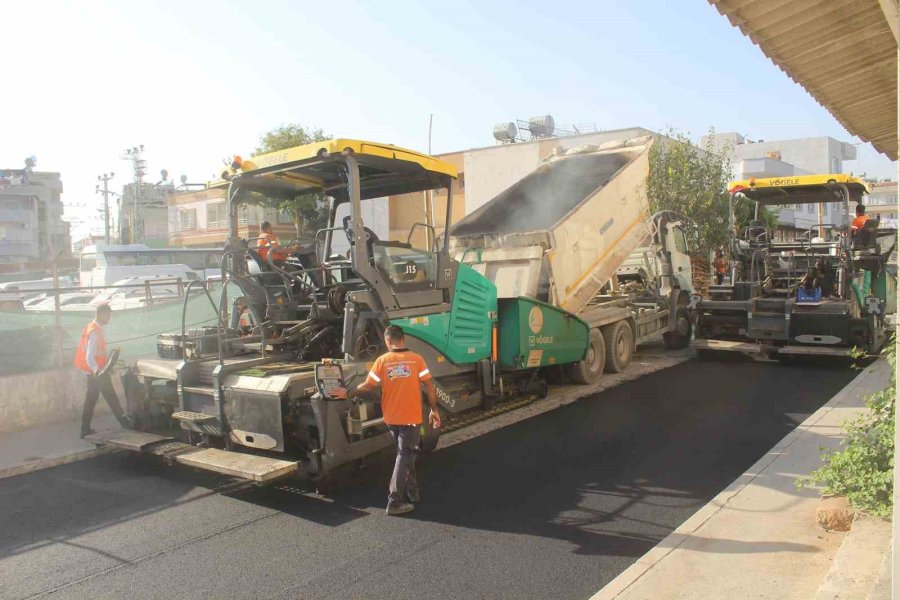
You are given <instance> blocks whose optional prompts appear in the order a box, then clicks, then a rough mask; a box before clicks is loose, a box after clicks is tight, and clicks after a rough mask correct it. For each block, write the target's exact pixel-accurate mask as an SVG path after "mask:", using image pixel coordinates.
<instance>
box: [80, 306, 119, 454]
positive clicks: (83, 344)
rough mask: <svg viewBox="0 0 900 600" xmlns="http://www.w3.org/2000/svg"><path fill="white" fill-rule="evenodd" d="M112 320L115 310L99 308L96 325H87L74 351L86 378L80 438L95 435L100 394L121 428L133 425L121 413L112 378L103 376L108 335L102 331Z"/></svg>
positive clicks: (107, 375) (94, 321)
mask: <svg viewBox="0 0 900 600" xmlns="http://www.w3.org/2000/svg"><path fill="white" fill-rule="evenodd" d="M111 319H112V309H111V308H110V307H109V305H108V304H101V305H100V306H98V307H97V314H96V317H95V318H94V320H93V321H91V322H90V323H88V324H87V325H86V326H85V328H84V330H83V331H82V332H81V339H79V340H78V348H77V349H76V350H75V361H74V364H75V366H76V367H78V368H79V369H80V370H81V371H83V372H84V373H85V374H86V375H87V393H86V394H85V396H84V409H83V411H82V413H81V437H84V436H86V435H90V434H91V433H94V430H93V429H91V421H92V420H93V419H94V406H96V404H97V399H98V398H99V397H100V394H101V393H102V394H103V398H104V399H105V400H106V403H107V404H109V408H110V409H111V410H112V412H113V414H114V415H115V416H116V419H117V420H118V421H119V423H120V424H121V425H122V427H126V428H127V427H128V426H129V425H130V422H129V420H128V418H127V417H126V416H125V414H124V412H123V411H122V405H121V404H119V397H118V396H116V390H115V389H114V388H113V385H112V377H111V375H110V374H109V372H104V367H106V361H107V358H106V335H105V334H104V332H103V327H104V326H105V325H106V324H107V323H109V321H110V320H111Z"/></svg>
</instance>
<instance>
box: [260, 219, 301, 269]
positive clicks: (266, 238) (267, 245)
mask: <svg viewBox="0 0 900 600" xmlns="http://www.w3.org/2000/svg"><path fill="white" fill-rule="evenodd" d="M259 230H260V232H261V233H260V235H259V238H257V243H256V252H257V254H259V257H260V258H261V259H263V262H266V261H268V257H269V252H271V253H272V262H276V263H278V262H284V260H285V259H286V258H287V257H288V255H290V253H291V252H294V251H296V250H297V249H298V248H299V246H297V245H295V246H287V247H284V246H281V245H280V244H279V243H278V236H277V235H275V232H274V231H272V224H271V223H269V222H268V221H263V222H262V225H260V226H259Z"/></svg>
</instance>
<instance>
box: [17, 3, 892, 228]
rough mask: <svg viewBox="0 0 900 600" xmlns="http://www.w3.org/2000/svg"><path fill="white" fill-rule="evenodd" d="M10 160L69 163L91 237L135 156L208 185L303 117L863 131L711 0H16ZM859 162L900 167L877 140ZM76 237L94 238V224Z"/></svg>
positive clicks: (444, 125)
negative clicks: (126, 155)
mask: <svg viewBox="0 0 900 600" xmlns="http://www.w3.org/2000/svg"><path fill="white" fill-rule="evenodd" d="M2 23H3V33H2V35H0V55H2V56H3V57H4V62H5V64H6V68H5V69H4V83H3V85H2V88H0V90H2V91H0V108H2V114H3V128H2V134H0V166H3V167H9V168H19V167H21V166H22V165H23V159H24V158H25V157H26V156H29V155H35V156H37V159H38V165H37V168H38V170H44V171H60V172H61V173H62V177H63V181H64V185H65V193H64V195H63V200H64V202H66V203H67V204H69V205H71V207H70V208H69V209H67V214H70V215H72V216H73V217H74V218H75V219H76V221H75V223H74V224H75V225H76V227H75V228H74V232H73V233H74V235H73V237H75V236H76V235H77V234H82V235H83V234H84V233H85V227H86V223H88V222H89V221H88V220H87V218H88V216H89V215H90V216H92V217H93V218H94V220H93V221H92V222H90V223H91V225H93V228H94V230H95V231H99V230H100V229H101V223H102V221H100V220H99V216H97V215H96V209H97V208H98V207H99V206H100V205H101V202H102V200H101V197H100V196H98V195H96V194H95V193H94V186H95V184H96V178H97V175H98V174H100V173H104V172H110V171H114V172H116V178H115V180H114V181H113V182H112V183H113V189H116V190H120V189H121V185H122V184H124V183H126V181H127V180H128V178H129V177H130V174H129V169H128V165H127V164H126V163H125V162H123V161H122V160H121V158H120V155H121V154H122V151H123V150H124V149H125V148H127V147H131V146H134V145H137V144H144V145H145V158H146V159H147V161H148V169H147V180H148V181H156V180H158V173H159V170H160V169H161V168H165V169H168V171H169V172H170V174H171V176H173V177H174V178H175V180H176V181H177V179H178V177H179V176H180V175H182V174H185V175H187V176H188V178H189V180H190V181H205V180H207V179H209V178H211V176H212V175H213V174H214V173H216V172H218V170H219V168H220V167H221V163H222V159H223V158H225V157H227V156H230V155H232V154H235V153H237V154H244V155H247V154H249V153H250V151H251V150H252V148H253V147H254V146H255V143H256V141H257V138H258V137H259V134H261V133H262V132H264V131H266V130H268V129H271V128H273V127H277V126H278V125H281V124H286V123H299V124H304V125H310V126H314V127H321V128H323V129H324V130H325V131H326V132H327V133H331V134H334V135H337V136H346V137H356V138H363V139H371V140H377V141H382V142H387V143H394V144H397V145H401V146H408V147H411V148H414V149H417V150H423V151H424V150H427V146H428V135H427V132H428V115H429V114H431V113H433V114H434V130H433V142H432V150H433V152H435V153H439V152H449V151H453V150H460V149H464V148H469V147H477V146H485V145H490V144H491V143H493V139H492V137H491V130H492V127H493V125H494V124H495V123H498V122H502V121H507V120H513V119H516V118H520V119H527V118H528V117H531V116H534V115H541V114H548V113H549V114H552V115H553V116H554V117H555V119H556V122H557V123H558V124H566V123H586V122H594V123H596V124H597V126H598V127H600V128H603V129H618V128H622V127H630V126H641V127H646V128H649V129H654V130H660V129H663V128H666V127H667V126H672V127H675V128H677V129H679V130H681V131H685V132H688V133H690V134H691V135H692V136H693V137H694V138H695V139H696V138H698V137H699V135H701V134H702V133H704V132H705V131H706V130H707V129H708V128H709V127H715V128H716V130H718V131H720V132H727V131H737V132H739V133H742V134H745V135H748V136H749V137H750V138H752V139H758V138H762V139H766V140H772V139H789V138H797V137H807V136H821V135H830V136H833V137H835V138H837V139H839V140H843V141H849V142H851V143H858V142H859V140H858V139H855V138H853V137H851V136H850V135H849V134H848V133H847V132H846V131H845V130H844V129H843V127H841V125H840V124H839V123H838V122H837V121H835V119H834V118H833V117H832V116H831V115H830V114H829V113H828V112H827V111H826V110H825V109H823V108H822V107H820V106H819V105H818V104H817V103H816V102H815V100H813V99H812V98H811V97H810V96H809V95H808V94H807V93H806V92H805V91H804V90H803V88H801V87H800V86H798V85H796V84H795V83H793V82H792V81H791V80H790V79H789V78H788V77H787V76H786V75H784V74H783V73H782V72H781V71H780V70H779V69H778V68H777V67H776V66H775V65H773V64H772V63H771V62H770V61H769V60H768V59H767V58H765V56H764V55H763V54H762V52H761V51H760V50H759V49H758V48H757V47H756V46H754V45H753V44H752V43H751V42H750V40H749V39H748V38H746V37H744V36H743V35H742V34H741V33H740V32H739V31H738V30H737V29H735V28H733V27H732V26H731V25H730V24H729V23H728V21H727V20H726V19H725V18H724V17H722V16H721V15H719V13H718V12H717V11H716V10H715V8H713V7H712V6H710V5H709V4H708V3H707V2H706V0H679V1H678V2H673V1H671V0H652V1H643V2H637V1H634V2H627V1H620V2H613V1H602V0H601V1H594V2H588V1H586V0H582V1H581V2H567V1H562V0H557V1H555V2H547V1H546V0H540V1H533V0H519V1H516V2H513V1H509V0H498V1H495V2H485V1H484V0H482V1H480V2H475V1H473V2H469V1H457V2H453V3H446V2H440V3H439V2H407V1H399V0H380V1H379V0H370V1H355V0H341V1H339V2H337V1H335V2H309V1H294V2H287V1H267V2H240V3H231V2H228V1H226V0H219V1H218V2H211V1H207V0H193V1H190V2H184V1H175V0H165V1H156V2H154V1H148V0H143V1H141V2H114V1H111V0H110V1H103V0H85V1H83V2H77V3H75V2H14V3H5V4H4V8H3V13H2ZM858 156H859V158H858V160H856V161H855V162H849V163H846V168H847V169H848V170H852V171H854V172H855V173H861V172H866V173H868V174H869V175H875V176H878V177H893V176H895V173H896V169H897V167H896V163H892V162H891V161H889V160H888V159H887V158H885V157H884V156H882V155H880V154H878V153H877V152H876V151H875V149H874V148H873V147H872V146H871V145H868V144H860V145H859V146H858ZM76 239H77V237H76Z"/></svg>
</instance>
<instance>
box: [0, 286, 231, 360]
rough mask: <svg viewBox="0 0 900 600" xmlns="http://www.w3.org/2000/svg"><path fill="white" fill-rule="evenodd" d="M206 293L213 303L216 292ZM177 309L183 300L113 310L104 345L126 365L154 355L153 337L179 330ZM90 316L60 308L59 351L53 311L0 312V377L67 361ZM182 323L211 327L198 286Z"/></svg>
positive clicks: (210, 312) (213, 316) (206, 302)
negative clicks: (119, 352) (57, 349)
mask: <svg viewBox="0 0 900 600" xmlns="http://www.w3.org/2000/svg"><path fill="white" fill-rule="evenodd" d="M235 290H236V288H235ZM231 291H232V290H231V289H230V288H229V292H231ZM211 294H212V296H213V300H214V301H215V302H216V304H218V302H219V294H220V290H215V291H212V292H211ZM182 310H183V299H178V300H174V301H167V302H162V303H159V304H154V305H151V306H146V307H140V308H130V309H123V310H118V311H117V310H114V311H113V317H112V321H111V322H110V323H109V324H108V325H107V326H106V328H105V329H106V345H107V348H108V349H109V350H112V349H113V348H121V350H122V353H121V359H122V360H124V361H125V362H126V363H131V362H134V360H136V359H138V358H146V357H151V356H156V336H157V335H159V334H160V333H170V332H180V331H181V315H182ZM93 318H94V314H93V312H92V311H61V312H60V322H61V324H60V331H59V334H58V337H59V338H60V344H61V352H57V351H55V347H56V346H55V339H56V338H57V333H56V328H55V323H56V319H55V316H54V314H53V312H32V311H25V312H0V375H12V374H18V373H29V372H34V371H41V370H45V369H51V368H54V367H58V366H66V365H71V364H72V359H73V358H74V355H75V348H76V346H77V345H78V339H79V338H80V337H81V331H82V330H83V329H84V326H85V325H87V324H88V323H89V322H90V321H91V319H93ZM185 321H186V323H187V328H188V329H190V328H191V327H198V326H201V325H215V323H216V313H215V310H214V309H213V307H212V305H211V304H210V302H209V300H208V299H207V298H206V295H205V294H204V293H203V292H202V290H192V291H191V294H190V298H189V299H188V307H187V313H186V319H185ZM59 362H61V363H62V364H61V365H60V364H58V363H59Z"/></svg>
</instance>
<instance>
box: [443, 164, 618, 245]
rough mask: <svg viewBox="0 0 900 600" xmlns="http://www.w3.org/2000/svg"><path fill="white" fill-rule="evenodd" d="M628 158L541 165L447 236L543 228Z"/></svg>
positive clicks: (588, 193)
mask: <svg viewBox="0 0 900 600" xmlns="http://www.w3.org/2000/svg"><path fill="white" fill-rule="evenodd" d="M629 160H630V156H629V154H628V153H626V152H616V153H610V154H600V155H596V154H595V155H584V156H578V155H575V156H570V157H566V158H564V159H561V160H555V161H551V162H548V163H546V164H543V165H541V166H540V167H538V168H537V169H535V170H534V171H532V172H531V173H529V174H528V175H527V176H526V177H525V178H523V179H521V180H519V181H517V182H516V183H514V184H513V185H512V186H510V187H508V188H507V189H506V190H504V191H503V192H501V193H500V194H499V195H497V196H496V197H495V198H494V199H492V200H490V201H489V202H487V203H486V204H484V205H483V206H481V207H480V208H479V209H478V210H476V211H475V212H473V213H472V214H470V215H468V216H467V217H466V218H464V219H462V220H461V221H459V222H458V223H457V224H456V225H454V226H453V228H452V229H451V232H450V234H451V235H453V236H456V237H470V236H480V235H490V234H510V233H530V232H533V231H539V230H544V229H549V228H550V227H552V226H553V225H555V224H556V223H557V222H559V220H560V219H562V218H563V217H564V216H566V215H567V214H568V213H569V212H570V211H571V210H572V209H574V208H575V207H576V206H578V205H579V204H580V203H581V202H582V201H583V200H585V199H586V198H587V197H588V196H592V195H593V193H594V192H595V191H597V190H599V189H600V188H602V187H603V186H605V185H606V184H607V183H608V182H609V180H610V179H612V177H613V176H614V175H615V174H616V173H617V172H618V171H619V169H621V168H622V167H624V166H625V165H626V164H628V161H629Z"/></svg>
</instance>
